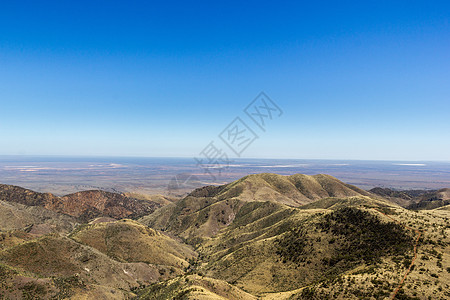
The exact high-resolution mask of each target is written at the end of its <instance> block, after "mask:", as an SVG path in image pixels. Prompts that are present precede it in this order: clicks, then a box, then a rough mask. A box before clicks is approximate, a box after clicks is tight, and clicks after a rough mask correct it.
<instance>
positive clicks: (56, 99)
mask: <svg viewBox="0 0 450 300" xmlns="http://www.w3.org/2000/svg"><path fill="white" fill-rule="evenodd" d="M108 3H109V2H104V1H99V2H95V3H92V2H88V1H77V2H75V3H68V2H65V1H63V2H60V1H41V2H39V3H36V2H34V1H20V2H8V3H2V9H1V10H0V66H1V67H0V107H1V110H0V112H1V118H0V155H66V156H72V155H76V156H80V155H81V156H143V157H167V156H168V157H194V156H198V155H199V152H200V151H202V150H203V149H204V148H205V146H207V145H208V143H210V142H211V141H212V140H217V141H218V144H219V143H220V139H219V138H218V135H219V134H220V133H221V132H222V131H223V130H224V128H226V126H227V125H228V124H230V122H231V121H233V119H234V118H235V117H241V118H242V119H243V120H244V121H245V122H246V123H247V124H248V125H252V123H251V122H252V121H251V120H249V119H248V118H246V116H245V114H244V113H243V110H244V108H245V107H246V106H247V105H248V104H249V103H250V102H251V101H252V100H253V99H254V98H255V97H256V96H257V95H258V94H259V93H260V92H261V91H264V92H265V93H266V94H267V95H268V96H269V97H270V98H271V99H272V100H273V101H274V102H275V103H276V104H277V105H278V106H279V107H280V108H281V109H282V111H283V114H282V115H281V116H280V117H279V118H276V119H274V120H272V121H271V122H270V124H267V130H266V131H265V132H264V131H262V130H261V129H259V128H258V127H256V126H254V124H253V127H252V129H253V130H254V131H255V133H256V134H257V135H258V136H259V138H258V139H257V140H255V141H254V142H253V143H252V144H251V145H250V146H249V147H248V148H247V149H245V151H243V152H242V155H241V157H243V158H250V157H254V158H299V159H308V158H310V159H367V160H371V159H374V160H403V161H428V160H438V161H450V156H449V153H450V139H449V138H448V136H449V134H448V133H449V132H450V122H448V112H449V111H450V101H449V99H450V82H449V80H450V59H449V58H450V57H449V55H448V53H450V34H449V32H450V23H449V20H450V15H449V14H450V4H449V3H448V2H446V1H434V2H433V3H430V2H427V1H414V2H403V1H377V2H376V3H375V2H370V3H368V2H364V3H358V2H345V3H338V4H336V3H332V2H329V1H320V2H315V3H306V2H303V1H302V2H295V3H294V2H279V1H278V2H276V3H272V4H271V3H268V2H260V1H259V2H256V1H254V2H252V1H251V2H246V3H245V4H243V3H240V2H238V1H236V2H227V3H224V4H217V3H202V2H191V3H189V4H188V3H183V2H164V3H148V2H144V1H134V2H131V3H125V2H123V3H115V5H108ZM221 145H222V147H223V148H224V149H226V146H224V145H223V144H221ZM229 154H230V156H235V155H233V153H232V152H229Z"/></svg>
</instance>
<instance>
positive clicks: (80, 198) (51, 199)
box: [0, 184, 160, 222]
mask: <svg viewBox="0 0 450 300" xmlns="http://www.w3.org/2000/svg"><path fill="white" fill-rule="evenodd" d="M0 200H2V201H7V202H13V203H19V204H23V205H27V206H40V207H44V208H46V209H48V210H51V211H54V212H58V213H63V214H66V215H69V216H73V217H75V218H77V219H79V220H81V221H83V222H86V221H88V220H91V219H94V218H97V217H100V216H107V217H111V218H115V219H122V218H138V217H141V216H144V215H147V214H150V213H152V212H153V211H154V210H155V209H156V208H158V207H160V204H158V203H156V202H152V201H148V200H138V199H134V198H130V197H127V196H125V195H123V194H119V193H111V192H105V191H99V190H93V191H83V192H78V193H74V194H69V195H66V196H63V197H57V196H55V195H52V194H49V193H38V192H34V191H31V190H28V189H24V188H21V187H17V186H11V185H3V184H2V185H0Z"/></svg>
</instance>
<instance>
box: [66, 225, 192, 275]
mask: <svg viewBox="0 0 450 300" xmlns="http://www.w3.org/2000/svg"><path fill="white" fill-rule="evenodd" d="M70 236H71V238H72V239H74V240H75V241H77V242H80V243H83V244H86V245H88V246H91V247H93V248H95V249H97V250H99V251H100V252H102V253H104V254H106V255H108V256H109V257H111V258H113V259H115V260H117V261H122V262H144V263H148V264H153V265H163V266H168V267H172V268H170V270H172V272H176V273H177V274H180V273H181V272H182V270H183V269H184V268H187V267H188V266H189V263H188V262H187V260H189V259H193V258H194V257H195V253H194V251H193V250H192V249H191V248H190V247H189V246H187V245H183V244H182V243H180V242H177V241H176V240H174V239H173V238H170V237H168V236H166V235H164V234H162V233H160V232H158V231H156V230H154V229H151V228H148V227H146V226H144V225H142V224H139V223H137V222H135V221H133V220H127V219H123V220H120V221H115V222H101V223H94V224H86V225H83V226H80V228H78V229H77V230H76V231H75V232H74V233H72V234H71V235H70ZM176 270H177V271H176Z"/></svg>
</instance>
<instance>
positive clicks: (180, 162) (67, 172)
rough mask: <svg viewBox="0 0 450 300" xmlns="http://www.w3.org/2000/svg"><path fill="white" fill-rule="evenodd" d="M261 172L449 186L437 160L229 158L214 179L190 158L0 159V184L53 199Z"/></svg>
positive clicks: (184, 186)
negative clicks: (71, 194)
mask: <svg viewBox="0 0 450 300" xmlns="http://www.w3.org/2000/svg"><path fill="white" fill-rule="evenodd" d="M222 166H225V165H222ZM206 170H209V171H211V172H212V174H213V175H215V178H212V177H211V176H210V175H209V174H208V173H207V172H205V171H206ZM266 172H267V173H277V174H281V175H291V174H296V173H302V174H307V175H313V174H319V173H323V174H330V175H332V176H335V177H337V178H338V179H340V180H342V181H344V182H346V183H349V184H353V185H356V186H358V187H360V188H363V189H370V188H373V187H376V186H381V187H389V188H393V189H439V188H445V187H450V162H436V161H420V162H418V161H413V162H408V161H362V160H306V159H233V161H232V162H230V163H229V166H228V167H227V168H224V169H223V170H221V172H220V174H219V172H218V169H214V168H211V169H203V168H202V167H201V166H199V165H198V164H197V162H196V161H195V160H194V159H193V158H138V157H63V156H58V157H50V156H40V157H37V156H33V157H31V156H0V183H3V184H12V185H18V186H22V187H25V188H29V189H32V190H35V191H39V192H50V193H54V194H56V195H64V194H69V193H73V192H77V191H81V190H90V189H103V190H109V191H119V192H135V193H140V194H163V195H167V194H170V193H174V192H175V194H176V193H178V194H179V195H181V194H183V193H185V192H187V191H188V190H190V189H192V188H194V187H195V186H202V185H208V184H224V183H228V182H231V181H233V180H236V179H239V178H241V177H243V176H245V175H248V174H255V173H266ZM180 174H183V175H180ZM190 175H193V177H189V176H190ZM174 178H177V179H182V180H181V181H180V180H179V181H176V182H177V183H179V185H177V186H178V187H180V189H179V190H175V191H174V189H173V187H174V185H173V183H174ZM192 178H195V179H196V180H195V181H193V180H192ZM186 179H188V180H187V181H186V182H183V180H186ZM189 181H190V182H189ZM169 186H171V188H168V187H169Z"/></svg>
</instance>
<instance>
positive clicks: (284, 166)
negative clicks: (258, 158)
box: [253, 164, 309, 168]
mask: <svg viewBox="0 0 450 300" xmlns="http://www.w3.org/2000/svg"><path fill="white" fill-rule="evenodd" d="M307 166H309V164H298V165H271V166H253V167H254V168H298V167H307Z"/></svg>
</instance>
